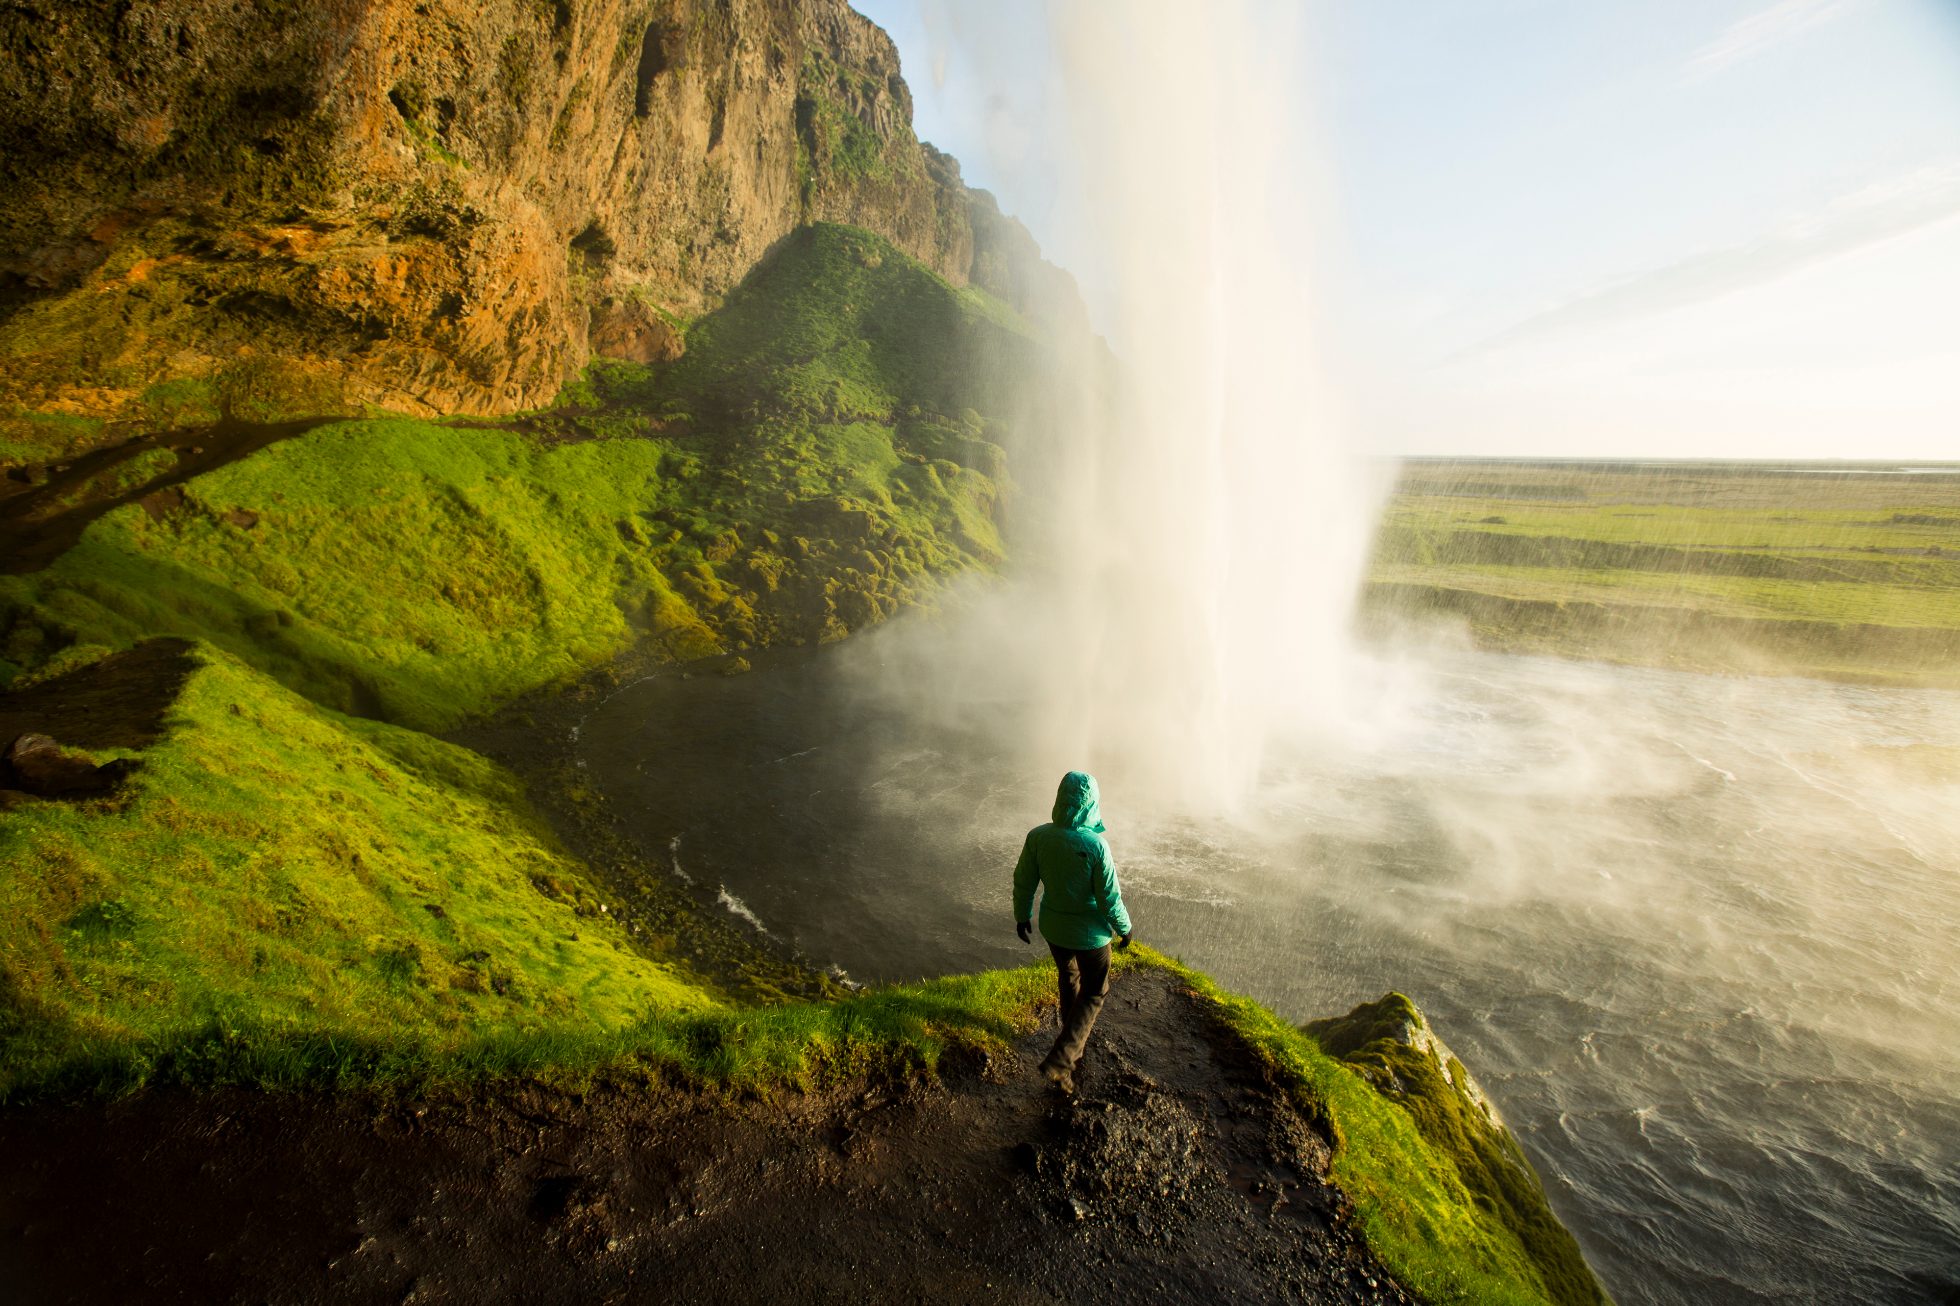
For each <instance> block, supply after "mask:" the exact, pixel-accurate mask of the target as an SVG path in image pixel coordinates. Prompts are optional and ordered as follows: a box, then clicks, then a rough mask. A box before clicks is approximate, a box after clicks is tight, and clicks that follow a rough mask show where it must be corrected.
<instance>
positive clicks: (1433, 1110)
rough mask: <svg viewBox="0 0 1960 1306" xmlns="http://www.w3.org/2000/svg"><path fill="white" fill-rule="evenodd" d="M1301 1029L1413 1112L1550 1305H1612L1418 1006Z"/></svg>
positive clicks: (1490, 1107)
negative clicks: (1520, 1248) (1521, 1255)
mask: <svg viewBox="0 0 1960 1306" xmlns="http://www.w3.org/2000/svg"><path fill="white" fill-rule="evenodd" d="M1303 1028H1304V1029H1305V1030H1306V1032H1307V1033H1308V1034H1310V1035H1312V1036H1313V1038H1314V1039H1315V1040H1316V1041H1317V1042H1318V1043H1319V1044H1320V1046H1321V1049H1322V1050H1323V1051H1325V1052H1326V1053H1327V1054H1328V1055H1329V1056H1332V1057H1335V1058H1337V1059H1338V1060H1340V1061H1343V1062H1345V1063H1347V1064H1348V1065H1350V1066H1352V1067H1354V1068H1355V1069H1356V1070H1357V1071H1359V1072H1360V1073H1361V1075H1362V1076H1363V1078H1365V1079H1366V1080H1367V1081H1368V1082H1369V1083H1370V1084H1371V1085H1373V1086H1374V1088H1375V1090H1376V1091H1377V1092H1379V1093H1380V1094H1381V1095H1382V1096H1383V1097H1385V1098H1387V1099H1388V1100H1389V1101H1391V1102H1394V1103H1396V1104H1397V1105H1398V1106H1400V1107H1402V1108H1403V1109H1404V1110H1405V1111H1407V1112H1408V1113H1409V1115H1410V1117H1411V1118H1412V1119H1413V1120H1414V1122H1415V1124H1416V1127H1417V1129H1418V1130H1420V1131H1421V1133H1422V1135H1423V1137H1424V1138H1426V1139H1427V1140H1428V1141H1429V1142H1430V1144H1431V1145H1432V1146H1434V1147H1436V1148H1437V1149H1438V1150H1440V1151H1441V1152H1443V1153H1444V1154H1445V1155H1447V1156H1449V1157H1450V1158H1451V1159H1452V1160H1454V1161H1455V1163H1456V1168H1457V1173H1458V1175H1459V1176H1460V1177H1461V1178H1462V1180H1463V1185H1464V1187H1465V1188H1466V1189H1468V1190H1469V1192H1470V1194H1471V1196H1472V1197H1473V1199H1474V1200H1476V1201H1477V1202H1478V1204H1479V1205H1481V1206H1484V1207H1485V1208H1486V1209H1488V1210H1490V1211H1492V1213H1493V1214H1495V1215H1496V1216H1497V1217H1498V1218H1499V1219H1500V1220H1502V1221H1503V1222H1504V1224H1505V1225H1506V1226H1507V1227H1508V1228H1510V1230H1511V1231H1512V1232H1513V1233H1514V1234H1516V1236H1517V1238H1518V1241H1519V1242H1520V1243H1522V1244H1523V1245H1524V1248H1525V1250H1526V1251H1527V1252H1528V1253H1529V1254H1530V1255H1531V1257H1532V1260H1533V1262H1534V1263H1535V1265H1536V1267H1537V1269H1538V1272H1539V1274H1540V1276H1541V1277H1542V1278H1543V1280H1544V1285H1545V1290H1546V1295H1547V1296H1548V1297H1549V1298H1550V1299H1551V1300H1552V1301H1555V1302H1560V1303H1569V1304H1571V1306H1592V1304H1594V1303H1600V1302H1604V1301H1606V1294H1605V1292H1604V1290H1603V1289H1602V1288H1601V1287H1600V1284H1599V1280H1598V1279H1597V1278H1596V1277H1594V1275H1593V1272H1592V1269H1591V1267H1589V1266H1588V1265H1587V1264H1586V1259H1585V1256H1584V1255H1583V1254H1582V1253H1581V1252H1580V1250H1579V1244H1578V1243H1577V1242H1576V1241H1575V1240H1574V1239H1573V1237H1572V1234H1571V1232H1570V1231H1569V1230H1568V1229H1566V1227H1565V1226H1564V1225H1563V1224H1561V1223H1560V1222H1559V1219H1558V1216H1556V1215H1554V1214H1553V1213H1552V1208H1551V1204H1550V1202H1549V1201H1548V1200H1547V1199H1546V1197H1545V1188H1544V1184H1543V1183H1542V1181H1541V1180H1540V1179H1539V1177H1538V1172H1537V1170H1535V1169H1534V1168H1533V1167H1532V1164H1531V1162H1530V1161H1529V1160H1528V1159H1526V1157H1525V1154H1524V1150H1523V1149H1522V1148H1520V1147H1519V1146H1518V1141H1517V1139H1516V1137H1515V1136H1513V1135H1512V1133H1511V1131H1510V1128H1509V1127H1508V1126H1507V1125H1505V1123H1504V1119H1503V1117H1502V1116H1501V1115H1500V1114H1499V1113H1498V1111H1497V1107H1496V1105H1495V1104H1494V1103H1493V1102H1492V1101H1491V1100H1490V1097H1489V1095H1488V1094H1486V1093H1485V1092H1484V1090H1483V1088H1482V1087H1481V1086H1480V1085H1479V1084H1478V1083H1477V1082H1476V1080H1475V1079H1474V1078H1472V1077H1471V1075H1470V1072H1469V1071H1468V1070H1466V1069H1465V1068H1464V1065H1463V1062H1462V1061H1461V1060H1459V1059H1458V1058H1457V1057H1456V1055H1455V1054H1454V1053H1452V1052H1451V1051H1450V1050H1449V1048H1448V1047H1447V1046H1446V1045H1445V1044H1444V1043H1443V1041H1442V1040H1441V1039H1440V1038H1438V1037H1436V1034H1435V1031H1434V1030H1432V1029H1431V1028H1430V1026H1429V1022H1428V1021H1427V1020H1426V1019H1424V1017H1423V1014H1422V1012H1421V1011H1420V1010H1418V1009H1417V1007H1416V1004H1415V1003H1413V1002H1411V1001H1410V1000H1409V999H1408V998H1407V997H1406V996H1404V995H1403V994H1400V993H1389V994H1387V995H1385V996H1383V997H1381V998H1379V999H1377V1000H1376V1001H1374V1002H1364V1003H1362V1004H1361V1005H1360V1006H1358V1007H1356V1008H1354V1010H1352V1011H1350V1012H1348V1014H1347V1015H1345V1016H1336V1017H1330V1018H1328V1019H1325V1020H1316V1021H1312V1022H1309V1023H1308V1024H1307V1025H1305V1026H1304V1027H1303Z"/></svg>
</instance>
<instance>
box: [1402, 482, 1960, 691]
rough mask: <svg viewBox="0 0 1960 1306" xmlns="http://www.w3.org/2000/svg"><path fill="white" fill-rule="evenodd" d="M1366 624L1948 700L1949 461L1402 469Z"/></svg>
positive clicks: (1958, 495)
mask: <svg viewBox="0 0 1960 1306" xmlns="http://www.w3.org/2000/svg"><path fill="white" fill-rule="evenodd" d="M1367 612H1368V614H1369V616H1370V618H1371V620H1372V621H1373V622H1374V623H1375V624H1377V625H1381V624H1385V623H1388V622H1391V621H1393V620H1394V619H1396V618H1397V617H1419V616H1425V615H1428V616H1434V615H1447V616H1451V617H1453V618H1457V619H1461V620H1463V621H1465V622H1467V624H1468V626H1469V629H1470V631H1471V633H1472V634H1473V635H1474V636H1475V638H1476V639H1477V640H1478V642H1479V643H1481V644H1484V645H1486V646H1489V647H1498V648H1511V649H1530V650H1536V651H1544V652H1554V653H1564V654H1569V655H1574V656H1581V657H1598V658H1605V659H1609V660H1614V661H1627V662H1641V663H1653V664H1659V665H1670V666H1682V667H1690V668H1696V669H1704V670H1737V671H1761V672H1785V673H1790V674H1800V675H1816V676H1827V677H1831V678H1834V679H1849V680H1863V681H1875V682H1881V683H1914V684H1933V685H1960V464H1951V465H1944V466H1939V467H1933V468H1925V469H1922V470H1916V471H1908V470H1906V469H1904V468H1901V467H1898V466H1896V465H1892V466H1880V465H1868V466H1848V465H1834V466H1830V467H1824V466H1815V465H1811V466H1806V465H1787V466H1777V465H1770V464H1712V463H1711V464H1659V465H1647V466H1642V465H1630V464H1617V465H1608V464H1574V463H1564V464H1553V463H1515V462H1498V461H1462V462H1440V461H1415V462H1411V463H1409V464H1407V465H1406V466H1405V468H1404V471H1403V475H1402V479H1401V482H1400V485H1399V487H1398V489H1397V492H1396V495H1395V497H1394V499H1393V500H1392V502H1391V504H1390V506H1389V509H1388V512H1387V513H1386V515H1385V517H1384V520H1383V523H1382V528H1381V533H1380V537H1379V539H1378V541H1377V546H1376V553H1375V559H1374V564H1373V568H1372V571H1371V575H1370V584H1369V587H1368V603H1367Z"/></svg>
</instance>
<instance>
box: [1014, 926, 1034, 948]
mask: <svg viewBox="0 0 1960 1306" xmlns="http://www.w3.org/2000/svg"><path fill="white" fill-rule="evenodd" d="M1032 929H1034V922H1033V921H1015V922H1014V932H1015V933H1016V934H1018V935H1020V936H1021V942H1023V943H1033V942H1034V937H1033V935H1031V934H1030V933H1029V931H1031V930H1032Z"/></svg>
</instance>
